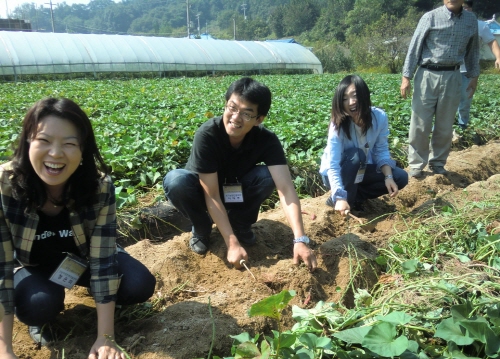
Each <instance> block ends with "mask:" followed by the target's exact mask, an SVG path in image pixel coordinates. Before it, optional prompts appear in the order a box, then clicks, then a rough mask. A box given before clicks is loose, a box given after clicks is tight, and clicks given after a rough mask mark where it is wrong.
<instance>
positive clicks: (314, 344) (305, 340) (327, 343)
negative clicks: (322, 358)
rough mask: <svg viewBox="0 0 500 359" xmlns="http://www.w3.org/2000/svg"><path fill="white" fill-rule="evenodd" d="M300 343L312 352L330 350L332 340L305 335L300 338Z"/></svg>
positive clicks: (310, 334) (309, 334)
mask: <svg viewBox="0 0 500 359" xmlns="http://www.w3.org/2000/svg"><path fill="white" fill-rule="evenodd" d="M299 342H301V343H302V344H304V345H305V346H306V347H308V348H309V349H311V350H316V349H318V348H321V349H330V348H331V342H332V341H331V339H330V338H325V337H318V336H316V335H314V334H312V333H304V334H302V335H301V336H300V337H299Z"/></svg>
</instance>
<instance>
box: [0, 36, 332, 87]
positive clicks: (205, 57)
mask: <svg viewBox="0 0 500 359" xmlns="http://www.w3.org/2000/svg"><path fill="white" fill-rule="evenodd" d="M278 69H287V70H295V69H300V70H310V71H311V72H313V73H322V72H323V67H322V65H321V62H320V61H319V60H318V58H317V57H316V56H315V55H314V54H313V53H312V52H311V51H309V50H308V49H306V48H305V47H303V46H301V45H299V44H290V43H280V42H261V41H229V40H195V39H187V38H184V39H178V38H165V37H145V36H126V35H96V34H65V33H41V32H11V31H0V76H1V75H11V76H15V77H16V78H17V76H19V75H39V74H63V73H94V74H96V73H101V72H158V73H160V74H162V73H164V72H171V71H179V72H184V71H207V72H216V71H260V70H278Z"/></svg>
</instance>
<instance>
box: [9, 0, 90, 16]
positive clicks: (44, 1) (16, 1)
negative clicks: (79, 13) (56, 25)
mask: <svg viewBox="0 0 500 359" xmlns="http://www.w3.org/2000/svg"><path fill="white" fill-rule="evenodd" d="M63 2H66V4H68V5H73V4H88V3H89V2H90V0H52V6H53V7H54V6H55V5H57V4H58V3H63ZM24 3H34V4H36V6H41V5H43V6H44V7H46V8H48V7H49V3H50V0H0V18H3V19H5V18H6V17H7V9H8V10H9V13H10V12H12V11H13V10H14V9H15V8H16V7H17V6H19V5H21V4H24Z"/></svg>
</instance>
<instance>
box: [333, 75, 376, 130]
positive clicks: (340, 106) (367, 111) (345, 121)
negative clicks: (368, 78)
mask: <svg viewBox="0 0 500 359" xmlns="http://www.w3.org/2000/svg"><path fill="white" fill-rule="evenodd" d="M351 84H354V88H355V89H356V97H357V106H358V108H359V112H360V118H361V121H362V122H363V133H364V134H366V132H367V131H368V129H370V128H371V127H372V114H371V108H370V107H371V105H372V102H371V100H370V90H369V89H368V85H367V84H366V82H365V81H364V80H363V79H362V78H361V77H359V76H358V75H349V76H346V77H344V78H343V79H342V81H340V83H339V85H338V86H337V88H336V89H335V94H334V95H333V99H332V117H331V122H332V124H333V125H335V127H336V128H337V131H338V132H339V133H340V130H342V131H344V132H345V134H346V136H347V138H348V139H351V133H350V131H349V129H350V127H351V121H352V118H351V116H349V115H348V114H347V113H346V112H345V111H344V102H343V101H344V93H345V91H346V90H347V88H348V87H349V86H350V85H351Z"/></svg>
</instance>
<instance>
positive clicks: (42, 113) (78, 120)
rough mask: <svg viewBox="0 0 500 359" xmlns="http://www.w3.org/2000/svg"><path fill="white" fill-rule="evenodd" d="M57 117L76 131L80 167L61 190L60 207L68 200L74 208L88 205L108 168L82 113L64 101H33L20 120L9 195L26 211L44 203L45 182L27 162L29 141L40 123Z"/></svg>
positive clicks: (74, 104) (69, 101) (88, 123)
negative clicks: (21, 121) (79, 150)
mask: <svg viewBox="0 0 500 359" xmlns="http://www.w3.org/2000/svg"><path fill="white" fill-rule="evenodd" d="M50 115H52V116H56V117H58V118H60V119H62V120H66V121H69V122H71V123H72V124H73V125H74V126H75V127H76V129H77V132H78V136H79V142H80V148H81V151H82V164H81V165H80V166H78V168H77V169H76V171H75V172H74V173H73V174H72V175H71V176H70V177H69V179H68V181H67V182H66V184H65V186H64V190H63V197H62V204H67V202H68V201H69V200H70V199H73V200H74V201H75V207H76V208H79V207H81V206H85V205H91V204H92V200H93V198H94V196H95V195H96V191H97V188H98V186H99V181H100V179H101V178H102V177H104V176H105V175H107V174H108V173H109V169H108V167H107V166H106V164H105V163H104V160H103V159H102V157H101V154H100V153H99V149H98V148H97V144H96V141H95V136H94V131H93V129H92V124H91V123H90V120H89V118H88V116H87V115H86V114H85V112H84V111H83V110H82V109H81V108H80V106H78V105H77V104H76V103H75V102H73V101H71V100H69V99H67V98H61V99H56V98H46V99H43V100H40V101H38V102H36V103H35V104H34V105H33V106H32V107H31V108H30V109H29V110H28V113H27V114H26V116H25V117H24V120H23V127H22V131H21V136H20V138H19V144H18V146H17V148H16V149H15V151H14V155H13V157H12V170H11V183H12V194H13V197H14V198H15V199H17V200H20V201H23V202H26V205H27V207H29V208H40V207H42V206H43V205H44V203H45V201H46V200H47V191H46V189H45V186H44V182H43V181H42V180H41V179H40V177H38V175H37V174H36V172H35V170H34V169H33V166H32V165H31V161H30V159H29V148H30V141H31V140H32V139H33V138H34V137H35V135H36V133H37V130H38V125H39V123H40V122H41V121H42V120H43V119H44V117H46V116H50Z"/></svg>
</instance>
